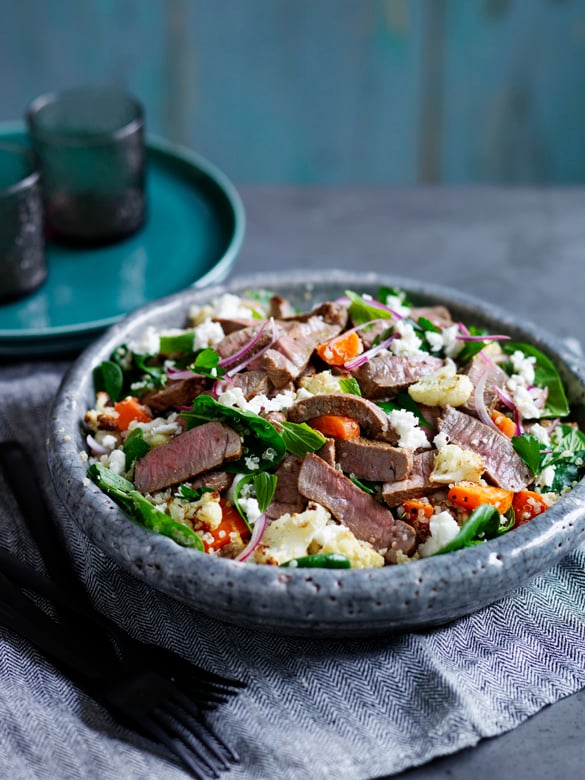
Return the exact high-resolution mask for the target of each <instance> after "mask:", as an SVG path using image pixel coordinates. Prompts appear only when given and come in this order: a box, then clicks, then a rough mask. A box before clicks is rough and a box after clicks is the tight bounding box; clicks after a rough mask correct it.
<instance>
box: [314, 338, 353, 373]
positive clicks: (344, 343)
mask: <svg viewBox="0 0 585 780" xmlns="http://www.w3.org/2000/svg"><path fill="white" fill-rule="evenodd" d="M362 350H363V346H362V342H361V341H360V337H359V336H358V334H357V333H356V332H355V331H354V330H352V331H349V332H348V333H342V335H341V336H337V337H336V338H334V339H331V341H327V342H325V343H324V344H319V346H318V347H317V350H316V351H317V354H318V355H319V357H320V358H321V360H324V361H325V363H329V365H330V366H343V365H344V364H345V363H347V361H348V360H351V359H352V358H354V357H357V355H359V354H360V352H362Z"/></svg>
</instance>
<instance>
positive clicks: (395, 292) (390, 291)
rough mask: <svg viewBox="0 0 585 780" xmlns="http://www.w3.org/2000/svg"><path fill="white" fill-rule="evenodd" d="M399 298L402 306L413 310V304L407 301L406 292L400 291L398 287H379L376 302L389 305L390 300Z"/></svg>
mask: <svg viewBox="0 0 585 780" xmlns="http://www.w3.org/2000/svg"><path fill="white" fill-rule="evenodd" d="M389 297H391V298H398V300H399V301H400V303H401V304H402V306H408V307H409V308H412V303H411V302H410V301H409V300H408V299H407V297H406V293H405V292H404V290H400V289H399V288H398V287H384V286H382V287H379V288H378V292H377V293H376V300H377V301H380V303H383V304H384V305H385V306H386V305H387V300H388V298H389Z"/></svg>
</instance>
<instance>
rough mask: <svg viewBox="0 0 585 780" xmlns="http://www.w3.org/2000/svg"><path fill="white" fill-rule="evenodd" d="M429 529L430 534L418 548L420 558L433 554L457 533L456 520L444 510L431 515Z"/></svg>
mask: <svg viewBox="0 0 585 780" xmlns="http://www.w3.org/2000/svg"><path fill="white" fill-rule="evenodd" d="M429 529H430V531H431V535H430V536H429V538H428V539H427V541H426V542H424V543H423V544H421V545H419V548H418V553H419V555H420V556H421V557H422V558H428V557H429V555H434V554H435V553H436V552H438V551H439V550H440V549H441V548H443V547H444V546H445V545H446V544H449V542H451V541H452V540H453V539H454V538H455V537H456V536H457V534H458V533H459V526H458V525H457V521H456V520H455V519H454V518H453V517H452V515H451V513H450V512H447V511H446V510H445V511H443V512H439V513H438V514H436V515H433V516H432V517H431V521H430V523H429Z"/></svg>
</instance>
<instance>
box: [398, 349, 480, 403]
mask: <svg viewBox="0 0 585 780" xmlns="http://www.w3.org/2000/svg"><path fill="white" fill-rule="evenodd" d="M472 393H473V382H472V381H471V379H470V378H469V377H468V376H467V375H466V374H458V373H457V369H456V367H455V364H454V363H453V362H452V361H450V360H449V361H448V362H447V363H446V364H445V365H444V366H443V367H442V368H440V369H439V370H438V371H435V372H434V373H432V374H429V375H428V376H425V377H423V378H422V379H420V380H419V381H418V382H415V383H414V384H412V385H410V387H409V388H408V394H409V396H410V397H411V398H412V399H413V400H414V401H416V402H417V403H419V404H425V405H426V406H446V405H447V404H448V405H449V406H462V405H463V404H464V403H465V402H466V401H467V400H468V399H469V397H470V396H471V394H472Z"/></svg>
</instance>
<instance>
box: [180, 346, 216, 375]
mask: <svg viewBox="0 0 585 780" xmlns="http://www.w3.org/2000/svg"><path fill="white" fill-rule="evenodd" d="M189 369H190V370H191V371H193V372H194V373H195V374H201V375H202V376H206V377H208V378H209V379H218V378H219V377H222V376H223V375H224V374H225V369H224V368H222V367H221V366H220V365H219V355H218V353H217V352H216V351H215V350H214V349H212V348H211V347H206V348H205V349H202V350H200V351H199V352H198V353H197V355H196V357H195V360H194V361H193V363H191V365H190V366H189Z"/></svg>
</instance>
